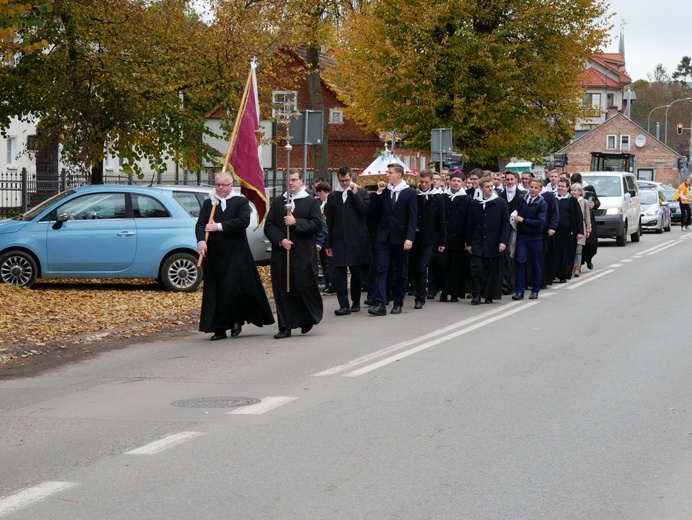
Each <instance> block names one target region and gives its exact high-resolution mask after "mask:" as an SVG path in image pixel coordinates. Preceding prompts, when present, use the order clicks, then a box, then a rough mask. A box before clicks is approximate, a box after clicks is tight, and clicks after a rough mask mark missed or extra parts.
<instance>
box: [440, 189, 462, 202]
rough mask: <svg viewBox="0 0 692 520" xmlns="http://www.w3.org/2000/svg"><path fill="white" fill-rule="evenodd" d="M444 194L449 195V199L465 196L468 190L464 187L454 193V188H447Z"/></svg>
mask: <svg viewBox="0 0 692 520" xmlns="http://www.w3.org/2000/svg"><path fill="white" fill-rule="evenodd" d="M444 194H445V195H447V196H448V197H449V200H452V201H453V200H454V198H455V197H465V196H466V190H465V189H464V188H459V191H457V192H456V193H454V192H453V191H452V188H445V191H444Z"/></svg>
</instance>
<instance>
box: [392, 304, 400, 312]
mask: <svg viewBox="0 0 692 520" xmlns="http://www.w3.org/2000/svg"><path fill="white" fill-rule="evenodd" d="M391 314H401V305H394V307H392V312H391Z"/></svg>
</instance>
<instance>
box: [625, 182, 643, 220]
mask: <svg viewBox="0 0 692 520" xmlns="http://www.w3.org/2000/svg"><path fill="white" fill-rule="evenodd" d="M623 181H624V184H625V190H626V191H625V193H628V192H629V193H630V194H631V195H630V197H628V198H627V220H628V221H629V222H630V227H631V228H635V229H638V226H639V218H640V214H641V205H640V201H639V190H638V189H637V182H636V180H635V179H634V176H633V175H625V176H623ZM632 194H633V195H632Z"/></svg>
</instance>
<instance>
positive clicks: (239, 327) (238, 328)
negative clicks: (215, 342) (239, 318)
mask: <svg viewBox="0 0 692 520" xmlns="http://www.w3.org/2000/svg"><path fill="white" fill-rule="evenodd" d="M241 332H243V326H242V325H241V324H240V323H234V324H233V328H232V329H231V337H232V338H237V337H238V336H240V333H241Z"/></svg>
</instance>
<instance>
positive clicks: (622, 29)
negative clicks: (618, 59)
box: [618, 18, 626, 61]
mask: <svg viewBox="0 0 692 520" xmlns="http://www.w3.org/2000/svg"><path fill="white" fill-rule="evenodd" d="M625 25H626V22H625V19H624V18H623V19H622V20H620V41H619V44H618V52H619V53H620V54H622V61H625Z"/></svg>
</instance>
